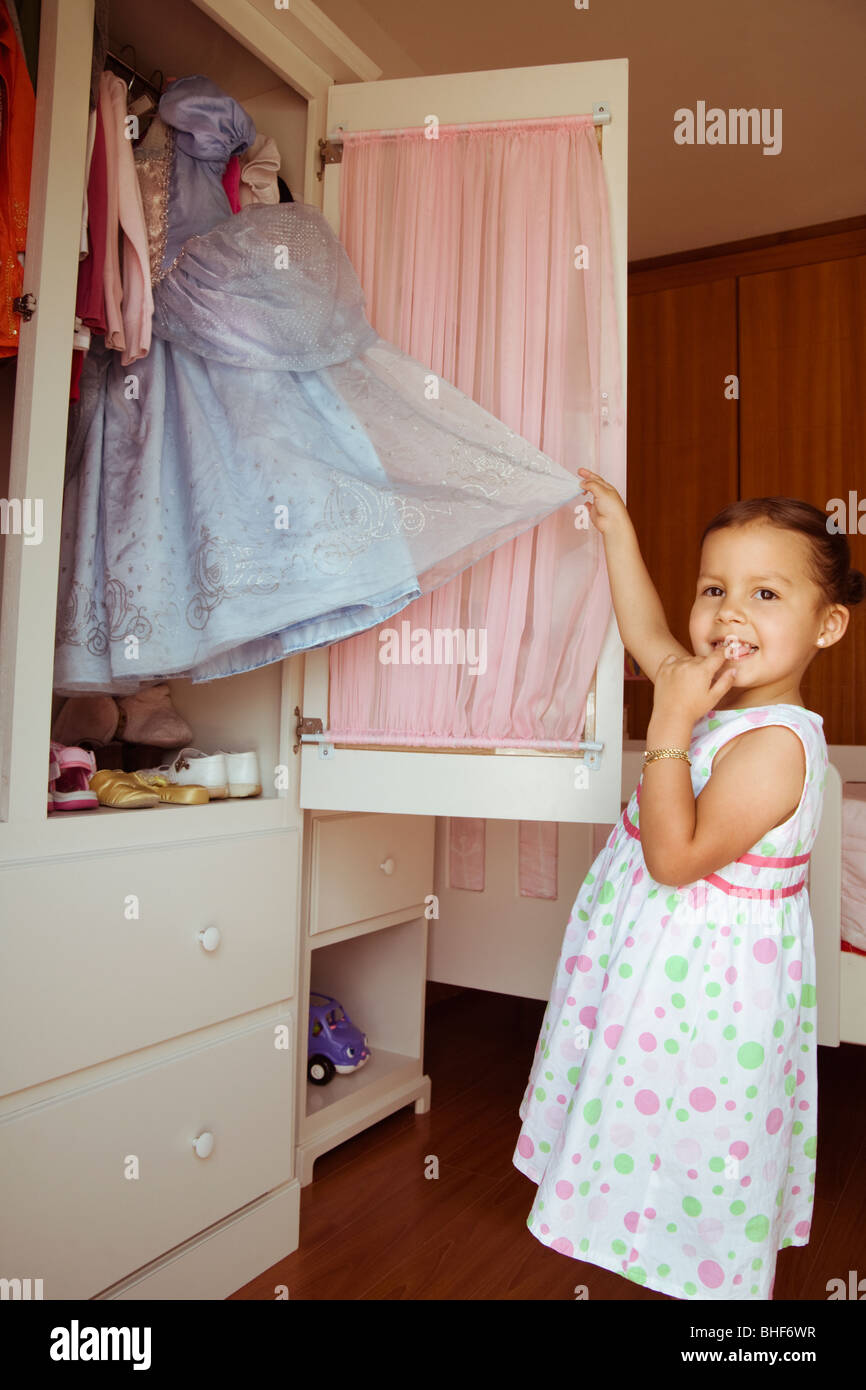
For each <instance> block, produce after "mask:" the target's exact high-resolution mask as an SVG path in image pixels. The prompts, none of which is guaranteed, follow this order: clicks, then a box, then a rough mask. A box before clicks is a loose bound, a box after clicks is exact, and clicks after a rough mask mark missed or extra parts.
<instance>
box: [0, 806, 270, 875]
mask: <svg viewBox="0 0 866 1390" xmlns="http://www.w3.org/2000/svg"><path fill="white" fill-rule="evenodd" d="M294 820H295V817H294V816H293V815H292V814H291V805H290V802H289V801H288V799H287V798H286V797H282V796H279V797H278V796H271V797H265V798H256V799H255V800H249V801H247V800H242V799H240V798H237V799H232V798H228V799H227V800H225V801H212V802H210V803H209V805H207V806H166V805H160V806H151V807H148V808H143V809H139V810H135V811H129V810H122V809H121V808H119V807H115V806H100V808H99V810H98V811H69V812H65V813H58V812H55V813H54V814H53V815H50V816H48V820H47V824H46V827H45V831H44V835H43V836H41V837H40V841H39V843H38V845H36V844H35V843H34V836H33V827H32V825H30V824H27V823H21V824H12V823H6V824H3V825H0V857H2V862H3V864H4V865H9V864H14V863H19V862H20V863H24V862H27V861H30V860H37V859H43V858H45V857H46V856H49V857H53V856H55V855H65V854H87V853H91V854H92V853H94V852H102V851H110V850H121V851H122V850H134V849H138V848H140V847H145V846H149V845H174V844H177V843H180V842H183V843H184V844H188V843H190V842H198V841H207V840H208V839H211V838H213V837H218V838H219V837H222V836H225V835H243V834H245V833H249V834H261V833H262V832H264V831H269V830H284V829H286V828H287V827H290V826H292V825H293V824H294Z"/></svg>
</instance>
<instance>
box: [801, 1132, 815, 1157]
mask: <svg viewBox="0 0 866 1390" xmlns="http://www.w3.org/2000/svg"><path fill="white" fill-rule="evenodd" d="M817 1152H818V1137H817V1135H815V1134H813V1135H812V1137H811V1139H807V1140H806V1142H805V1144H804V1145H803V1153H804V1154H805V1155H806V1157H807V1158H814V1157H815V1155H816V1153H817Z"/></svg>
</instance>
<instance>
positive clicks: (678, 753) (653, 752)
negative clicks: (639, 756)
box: [643, 748, 692, 767]
mask: <svg viewBox="0 0 866 1390" xmlns="http://www.w3.org/2000/svg"><path fill="white" fill-rule="evenodd" d="M657 758H685V760H686V762H687V763H688V765H689V767H691V765H692V760H691V758H690V757H689V755H688V753H687V752H686V751H685V749H683V748H652V749H649V750H647V752H645V753H644V755H643V764H644V767H646V765H647V763H653V762H655V761H656V759H657Z"/></svg>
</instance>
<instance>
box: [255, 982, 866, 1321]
mask: <svg viewBox="0 0 866 1390" xmlns="http://www.w3.org/2000/svg"><path fill="white" fill-rule="evenodd" d="M443 993H445V990H443V989H442V987H436V986H434V985H432V984H431V985H429V986H428V1004H427V1018H426V1038H425V1051H424V1057H425V1072H426V1073H427V1075H428V1076H429V1077H430V1078H431V1081H432V1096H431V1102H432V1103H431V1109H430V1111H429V1113H428V1114H426V1115H416V1114H415V1111H414V1108H413V1107H412V1106H411V1105H410V1106H407V1107H405V1108H404V1109H403V1110H400V1111H398V1112H397V1113H396V1114H394V1115H391V1116H390V1117H389V1118H388V1119H385V1120H382V1121H380V1123H379V1124H377V1125H374V1126H372V1127H371V1128H370V1129H367V1130H365V1131H364V1132H363V1133H361V1134H359V1135H356V1136H355V1138H354V1139H350V1140H348V1141H347V1142H346V1143H345V1144H342V1145H340V1147H339V1148H337V1149H332V1150H331V1152H330V1153H327V1154H324V1155H323V1156H322V1157H321V1158H319V1159H317V1161H316V1165H315V1168H314V1178H313V1182H312V1183H311V1184H310V1185H309V1186H308V1187H305V1188H303V1189H302V1192H301V1240H300V1246H299V1248H298V1250H296V1251H295V1252H294V1253H293V1254H291V1255H289V1256H287V1257H286V1259H284V1260H281V1261H280V1263H279V1264H276V1265H274V1266H273V1267H272V1268H271V1269H269V1270H266V1271H265V1272H264V1273H263V1274H261V1275H260V1276H259V1277H258V1278H257V1279H254V1280H253V1281H252V1282H251V1283H249V1284H247V1285H246V1286H245V1287H244V1288H242V1289H239V1290H238V1291H237V1293H235V1294H233V1295H232V1298H233V1299H267V1300H273V1299H274V1297H275V1294H274V1287H275V1285H277V1284H285V1285H287V1287H288V1291H289V1298H290V1299H292V1300H297V1299H315V1300H325V1299H411V1300H420V1299H460V1300H464V1299H485V1300H501V1299H573V1298H574V1297H575V1288H576V1286H578V1285H586V1287H587V1291H588V1297H589V1298H590V1299H602V1300H619V1301H635V1300H638V1301H644V1300H649V1299H656V1300H662V1301H664V1302H672V1301H676V1300H671V1299H669V1298H668V1297H667V1295H665V1294H661V1293H657V1292H655V1291H654V1290H653V1289H647V1288H642V1287H641V1286H640V1285H638V1284H635V1283H633V1282H632V1281H631V1280H629V1279H626V1278H625V1277H623V1276H620V1275H617V1274H613V1273H611V1272H609V1271H607V1270H604V1269H601V1268H599V1266H597V1265H592V1264H584V1263H582V1262H580V1261H578V1260H572V1259H569V1258H567V1257H566V1256H564V1255H560V1254H558V1253H557V1252H556V1251H553V1250H548V1249H547V1248H546V1247H545V1246H543V1245H541V1244H539V1242H538V1241H537V1240H536V1239H535V1237H534V1236H532V1235H531V1234H530V1232H529V1230H528V1229H527V1227H526V1218H527V1216H528V1215H529V1209H530V1207H531V1205H532V1201H533V1197H534V1194H535V1191H536V1188H535V1185H534V1184H533V1183H531V1182H530V1181H529V1179H528V1178H526V1177H525V1176H524V1175H523V1174H522V1173H520V1172H518V1170H517V1169H516V1168H514V1167H513V1166H512V1163H511V1155H512V1153H513V1152H514V1146H515V1144H516V1142H517V1134H518V1131H519V1129H520V1119H519V1117H518V1114H517V1110H518V1106H519V1104H520V1101H521V1098H522V1096H523V1091H524V1089H525V1086H526V1083H527V1080H528V1077H529V1068H530V1064H531V1061H532V1054H533V1051H534V1049H535V1043H536V1040H537V1038H538V1031H539V1028H540V1027H541V1021H542V1017H543V1014H544V1003H543V1002H540V1001H539V1002H536V1001H532V1000H526V999H518V998H515V997H512V996H510V995H502V994H488V993H485V992H481V991H477V990H462V991H460V992H459V993H457V994H452V995H451V996H450V997H445V998H442V997H439V996H441V994H443ZM818 1055H819V1062H818V1124H819V1134H818V1172H817V1181H816V1197H815V1218H814V1222H813V1225H812V1235H811V1239H810V1241H809V1244H808V1245H806V1246H802V1247H798V1248H793V1247H792V1248H789V1249H786V1250H782V1251H781V1252H780V1254H779V1257H778V1260H777V1264H776V1285H775V1291H774V1301H778V1300H783V1299H798V1300H799V1299H816V1300H821V1301H824V1300H826V1298H827V1282H828V1280H830V1279H834V1278H835V1279H843V1280H844V1281H845V1283H846V1285H847V1284H848V1279H849V1270H855V1271H858V1277H859V1278H863V1279H864V1280H866V1086H864V1080H866V1048H863V1047H857V1046H855V1045H853V1044H843V1045H842V1046H841V1047H839V1048H830V1047H822V1048H819V1054H818ZM430 1155H434V1156H435V1157H436V1158H437V1159H438V1163H439V1177H438V1178H435V1179H431V1178H426V1177H425V1176H424V1174H425V1164H429V1157H430ZM863 1292H864V1293H866V1283H864V1285H863Z"/></svg>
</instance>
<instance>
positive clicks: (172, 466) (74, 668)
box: [55, 76, 582, 694]
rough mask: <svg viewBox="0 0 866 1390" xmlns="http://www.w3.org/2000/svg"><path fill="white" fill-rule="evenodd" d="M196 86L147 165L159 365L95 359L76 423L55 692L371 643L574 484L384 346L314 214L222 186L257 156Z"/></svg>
mask: <svg viewBox="0 0 866 1390" xmlns="http://www.w3.org/2000/svg"><path fill="white" fill-rule="evenodd" d="M255 138H256V131H255V127H254V125H253V122H252V121H251V120H250V118H249V116H248V115H247V114H246V112H245V111H244V110H243V108H242V107H241V106H239V105H238V103H237V102H235V101H233V100H232V99H231V98H230V97H228V96H226V95H225V93H224V92H222V91H221V90H220V89H219V88H218V87H216V86H215V85H214V84H213V83H212V82H210V81H209V80H208V79H207V78H204V77H200V76H197V77H189V78H183V79H181V80H179V81H176V82H174V83H172V85H171V86H170V87H169V88H168V89H167V91H166V92H165V93H164V94H163V96H162V98H161V100H160V104H159V115H158V116H157V117H155V118H154V119H153V121H152V123H151V125H150V127H149V129H148V131H147V133H146V135H145V137H144V139H143V140H142V141H141V143H140V144H139V146H138V147H137V149H136V150H135V158H136V162H137V167H138V173H139V179H140V184H141V191H142V197H143V203H144V211H145V218H146V221H147V224H148V235H149V243H150V260H151V279H152V282H153V304H154V310H153V323H152V341H151V346H150V351H149V352H148V354H147V356H146V357H143V358H141V359H140V360H139V361H136V362H134V363H133V364H132V365H130V366H126V367H125V366H123V364H122V363H121V361H120V356H119V354H118V353H116V352H112V351H110V350H108V349H106V348H105V347H104V345H102V344H100V343H99V342H98V340H96V339H94V341H93V345H92V347H91V350H90V352H89V353H88V356H87V360H86V362H85V364H84V367H83V370H82V374H81V383H80V388H79V391H80V400H79V403H78V404H77V406H74V407H73V412H72V416H71V421H70V437H69V446H68V452H67V470H66V485H65V491H64V507H63V522H62V528H61V554H60V581H59V592H58V612H57V641H56V661H55V688H56V689H57V690H58V691H59V692H61V693H64V694H74V693H75V692H77V691H96V692H105V693H123V692H128V691H134V690H137V689H138V688H139V685H140V684H141V683H142V682H151V681H154V680H162V679H164V678H165V677H168V676H187V677H189V678H190V679H191V680H193V681H206V680H213V679H215V678H217V677H223V676H230V675H233V674H235V673H237V672H241V671H249V670H253V669H255V668H256V667H260V666H263V665H266V664H268V663H270V662H274V661H279V660H280V659H282V658H283V657H286V656H289V655H291V654H292V653H293V652H298V651H304V650H307V649H309V648H313V647H321V646H326V645H328V644H330V643H332V642H337V641H340V640H341V639H342V638H345V637H349V636H351V635H353V634H354V633H357V632H361V631H363V630H365V629H367V628H370V627H372V626H374V625H375V624H377V623H380V622H383V621H384V620H385V619H387V618H389V617H391V616H392V615H393V614H395V613H397V612H399V611H400V610H401V609H402V608H405V606H406V605H407V604H408V603H411V602H412V601H413V599H416V598H418V597H419V596H420V595H421V594H422V593H426V592H428V591H429V590H431V589H434V588H437V587H438V586H439V585H441V584H444V583H446V582H447V581H448V580H450V579H452V578H454V577H455V576H456V575H457V574H459V573H460V572H461V571H462V570H464V569H465V568H466V567H467V566H468V565H471V564H473V563H475V561H477V560H478V559H480V558H481V557H482V556H483V555H485V554H487V553H488V552H489V551H491V550H492V549H494V548H495V547H497V546H499V545H502V544H504V543H505V542H506V541H509V540H511V539H513V538H514V537H515V536H518V535H520V534H521V533H523V532H524V531H526V530H528V529H529V528H530V527H532V526H534V525H536V524H537V523H538V522H539V521H541V520H542V519H543V518H544V517H545V516H547V515H548V514H549V513H551V512H553V511H555V510H556V509H557V508H559V507H561V506H562V505H563V504H565V503H567V502H569V501H571V500H572V499H573V498H574V497H576V496H577V495H578V494H579V493H580V492H581V490H582V489H581V486H580V482H579V479H577V478H576V477H575V476H574V475H573V474H571V473H569V472H568V471H567V470H565V469H564V468H562V467H560V466H559V464H557V463H555V462H554V461H553V460H552V459H550V458H548V457H547V456H546V455H545V454H543V453H540V452H539V451H538V450H537V449H535V448H534V447H533V446H532V445H531V444H530V443H528V441H527V440H525V439H523V438H522V437H521V436H520V435H517V434H515V433H514V432H513V431H512V430H509V429H508V428H507V427H506V426H505V425H504V424H503V423H502V422H501V421H499V420H497V419H496V418H495V417H494V416H492V415H491V414H489V412H487V411H486V410H484V409H483V408H482V407H481V406H479V405H478V404H477V403H476V402H474V401H473V400H471V398H469V397H468V396H466V395H464V394H463V393H462V392H461V391H459V390H457V389H456V388H455V387H454V386H452V385H450V384H449V383H448V382H446V381H443V380H442V379H441V378H440V379H437V378H436V377H435V376H434V375H433V373H431V372H429V371H428V370H427V369H426V368H425V367H424V366H423V364H422V363H421V362H418V361H416V360H415V359H414V358H412V357H409V356H408V355H407V354H405V353H403V352H401V351H400V350H399V349H398V348H396V347H395V346H394V345H393V344H390V343H388V342H386V341H385V340H383V339H382V338H380V337H379V335H378V334H377V333H376V332H375V330H374V329H373V328H372V327H371V325H370V323H369V322H368V320H367V318H366V316H365V314H364V296H363V292H362V290H361V286H360V284H359V282H358V279H357V276H356V275H355V272H354V270H353V268H352V265H351V263H350V261H349V259H348V256H347V255H346V252H345V250H344V248H343V246H342V245H341V243H340V242H339V240H338V239H337V238H336V237H335V236H334V234H333V232H332V231H331V229H330V227H329V225H328V223H327V221H326V219H325V218H324V216H323V215H322V213H320V212H319V211H318V209H317V208H314V207H311V206H309V205H307V204H303V203H298V202H290V203H276V204H251V205H249V206H247V207H243V208H242V209H241V211H240V212H237V213H235V214H234V215H233V214H232V212H231V208H230V204H229V201H228V198H227V196H226V193H225V190H224V188H223V184H222V178H223V174H224V172H225V169H226V165H227V163H228V161H229V160H230V159H231V157H232V156H233V155H236V154H239V153H240V152H242V151H243V150H245V149H247V148H248V147H249V146H250V145H251V144H252V143H253V142H254V140H255Z"/></svg>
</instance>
